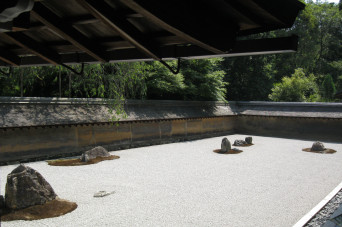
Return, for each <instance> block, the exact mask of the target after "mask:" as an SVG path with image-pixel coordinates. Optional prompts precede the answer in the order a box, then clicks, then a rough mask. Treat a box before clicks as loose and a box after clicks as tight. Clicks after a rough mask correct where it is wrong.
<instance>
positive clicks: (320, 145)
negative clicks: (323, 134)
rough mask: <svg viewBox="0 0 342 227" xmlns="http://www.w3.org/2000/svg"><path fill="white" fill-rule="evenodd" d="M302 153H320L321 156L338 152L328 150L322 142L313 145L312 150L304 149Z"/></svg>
mask: <svg viewBox="0 0 342 227" xmlns="http://www.w3.org/2000/svg"><path fill="white" fill-rule="evenodd" d="M302 151H306V152H313V153H320V154H333V153H335V152H336V151H335V150H333V149H330V148H326V147H325V146H324V144H323V143H322V142H319V141H316V142H314V143H313V144H312V146H311V148H304V149H302Z"/></svg>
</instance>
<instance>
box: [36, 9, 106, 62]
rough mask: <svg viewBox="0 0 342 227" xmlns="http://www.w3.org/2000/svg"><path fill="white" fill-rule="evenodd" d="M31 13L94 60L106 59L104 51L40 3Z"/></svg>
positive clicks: (103, 60) (101, 60) (104, 60)
mask: <svg viewBox="0 0 342 227" xmlns="http://www.w3.org/2000/svg"><path fill="white" fill-rule="evenodd" d="M31 15H32V16H33V17H34V18H36V19H37V20H39V21H40V22H42V23H43V24H45V25H46V26H48V27H49V28H50V29H52V30H53V31H54V32H56V33H57V34H59V35H60V36H62V37H63V38H64V39H66V40H68V41H69V42H70V43H72V44H73V45H74V46H76V47H77V48H79V49H80V50H82V51H84V52H86V53H87V54H89V55H90V56H92V57H93V58H95V59H96V60H98V61H100V62H107V61H108V59H107V58H106V57H105V52H104V51H101V50H99V49H100V48H98V47H95V45H93V44H92V43H91V42H90V41H89V39H88V38H87V37H85V36H84V35H83V34H82V33H80V32H79V31H77V30H76V29H74V28H73V27H72V26H71V25H69V24H66V23H65V22H64V21H63V20H62V19H60V18H59V17H58V16H56V15H55V14H54V13H53V12H51V11H49V9H48V8H46V7H45V6H43V4H42V3H36V4H35V6H34V8H33V10H32V11H31Z"/></svg>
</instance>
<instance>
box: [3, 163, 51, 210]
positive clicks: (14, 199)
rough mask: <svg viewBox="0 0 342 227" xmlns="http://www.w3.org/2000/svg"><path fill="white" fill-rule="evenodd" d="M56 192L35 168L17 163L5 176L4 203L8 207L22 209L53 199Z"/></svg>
mask: <svg viewBox="0 0 342 227" xmlns="http://www.w3.org/2000/svg"><path fill="white" fill-rule="evenodd" d="M56 196H57V195H56V193H55V192H54V190H53V189H52V187H51V185H50V184H49V183H48V182H47V181H46V180H45V179H44V177H43V176H42V175H41V174H40V173H39V172H37V171H36V170H34V169H32V168H30V167H28V166H25V165H19V166H18V167H17V168H15V169H14V170H13V171H12V172H11V173H10V174H8V176H7V183H6V190H5V204H6V207H7V208H9V209H15V210H16V209H23V208H26V207H29V206H34V205H42V204H45V203H46V202H47V201H51V200H54V199H55V198H56Z"/></svg>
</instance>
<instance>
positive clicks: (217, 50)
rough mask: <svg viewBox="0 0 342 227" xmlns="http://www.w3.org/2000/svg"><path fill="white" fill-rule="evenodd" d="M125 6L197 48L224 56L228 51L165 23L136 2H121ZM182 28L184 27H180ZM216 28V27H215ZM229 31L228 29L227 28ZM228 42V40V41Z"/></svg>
mask: <svg viewBox="0 0 342 227" xmlns="http://www.w3.org/2000/svg"><path fill="white" fill-rule="evenodd" d="M119 1H120V2H121V3H122V4H123V5H125V6H127V7H129V8H131V9H133V10H134V11H136V12H137V13H139V14H141V15H143V16H144V17H146V18H147V19H149V20H150V21H151V22H153V23H154V24H157V25H158V26H160V27H162V28H163V29H165V30H167V31H169V32H171V33H172V34H174V35H176V36H179V37H181V38H183V39H184V40H187V41H188V42H189V43H193V44H195V45H197V46H200V47H202V48H204V49H206V50H208V51H210V52H212V53H216V54H224V53H225V52H226V51H227V50H222V49H221V48H220V47H216V46H214V45H212V44H208V42H207V39H206V38H204V37H203V36H201V35H197V36H196V37H195V36H194V35H190V34H188V31H190V30H188V31H184V30H180V29H178V28H176V27H174V26H172V25H170V24H169V23H168V22H166V21H164V20H163V19H161V18H159V17H158V16H156V15H155V14H153V13H152V12H150V11H148V10H147V9H146V8H144V7H143V6H141V5H140V4H139V3H138V2H137V1H136V0H119ZM146 4H152V3H150V2H149V3H147V2H146ZM174 13H175V17H181V16H184V15H179V14H177V11H175V12H174ZM169 19H170V20H172V18H169ZM180 26H182V25H180ZM196 26H197V27H200V25H196ZM213 26H216V25H213ZM226 29H227V28H226ZM225 32H227V31H225V30H222V33H225ZM193 33H197V32H193ZM211 35H212V36H215V34H211ZM215 38H218V37H212V39H215ZM227 42H229V41H228V39H227Z"/></svg>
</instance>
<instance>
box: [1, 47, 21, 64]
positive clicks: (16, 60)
mask: <svg viewBox="0 0 342 227" xmlns="http://www.w3.org/2000/svg"><path fill="white" fill-rule="evenodd" d="M0 60H1V61H3V62H6V63H7V64H9V65H12V66H19V65H20V57H18V56H17V55H16V54H14V53H12V52H11V51H8V50H4V49H2V48H0Z"/></svg>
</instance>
